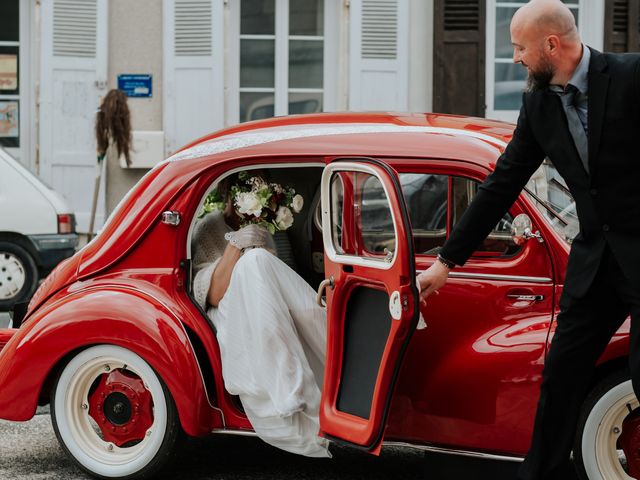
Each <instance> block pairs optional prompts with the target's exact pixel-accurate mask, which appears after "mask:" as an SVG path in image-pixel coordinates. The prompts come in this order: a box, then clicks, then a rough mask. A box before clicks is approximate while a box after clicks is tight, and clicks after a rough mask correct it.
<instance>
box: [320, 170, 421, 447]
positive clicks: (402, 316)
mask: <svg viewBox="0 0 640 480" xmlns="http://www.w3.org/2000/svg"><path fill="white" fill-rule="evenodd" d="M321 192H322V199H321V200H322V233H323V241H324V249H325V277H326V279H325V281H324V282H323V285H321V287H320V289H321V290H322V289H323V288H326V303H327V328H328V331H327V359H326V367H325V376H324V387H323V390H322V401H321V407H320V434H321V435H322V436H324V437H326V438H329V439H332V440H339V441H342V442H346V443H349V444H351V445H354V446H358V447H361V448H364V449H366V450H368V451H370V452H371V453H375V454H377V453H378V452H379V451H380V447H381V445H382V439H383V434H384V429H385V426H386V418H387V413H388V410H389V406H390V403H391V397H392V394H393V387H394V384H395V380H396V377H397V376H398V372H399V370H400V365H401V362H402V357H403V355H404V352H405V350H406V348H407V346H408V343H409V340H410V337H411V334H412V333H413V331H414V330H415V327H416V324H417V322H418V316H419V309H418V304H419V295H418V290H417V287H416V278H415V276H416V272H415V257H414V251H413V238H412V235H411V226H410V223H409V215H408V212H407V207H406V205H405V202H404V197H403V195H402V190H401V188H400V182H399V180H398V175H397V174H396V172H395V171H394V170H393V169H392V168H391V167H390V166H389V165H387V164H386V163H384V162H382V161H379V160H375V159H370V158H349V159H338V160H334V161H333V162H331V163H330V164H329V165H328V166H327V167H326V168H325V170H324V172H323V175H322V186H321ZM319 296H320V295H319Z"/></svg>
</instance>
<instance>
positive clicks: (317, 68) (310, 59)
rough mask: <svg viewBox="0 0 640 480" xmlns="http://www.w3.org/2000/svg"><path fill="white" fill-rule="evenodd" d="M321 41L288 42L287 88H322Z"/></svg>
mask: <svg viewBox="0 0 640 480" xmlns="http://www.w3.org/2000/svg"><path fill="white" fill-rule="evenodd" d="M323 43H324V42H323V41H322V40H291V41H289V88H322V77H323Z"/></svg>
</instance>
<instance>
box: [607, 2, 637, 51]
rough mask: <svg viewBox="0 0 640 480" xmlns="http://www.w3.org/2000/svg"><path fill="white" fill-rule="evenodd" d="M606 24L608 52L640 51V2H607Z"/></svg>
mask: <svg viewBox="0 0 640 480" xmlns="http://www.w3.org/2000/svg"><path fill="white" fill-rule="evenodd" d="M604 23H605V26H604V48H605V50H606V51H608V52H637V51H640V0H606V3H605V18H604Z"/></svg>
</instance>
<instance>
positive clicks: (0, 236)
mask: <svg viewBox="0 0 640 480" xmlns="http://www.w3.org/2000/svg"><path fill="white" fill-rule="evenodd" d="M0 212H2V215H0V311H2V310H10V309H11V308H12V307H13V305H15V304H16V303H20V302H24V301H26V300H28V299H29V298H30V297H31V295H33V292H34V291H35V289H36V286H37V285H38V280H39V279H40V278H42V277H43V276H45V275H46V274H48V273H49V271H51V269H53V267H55V266H56V265H57V264H58V263H59V262H60V261H61V260H63V259H65V258H67V257H70V256H71V255H73V253H74V252H75V248H76V246H77V245H78V235H77V234H76V226H75V223H76V222H75V216H74V214H73V213H71V209H70V208H69V205H68V204H67V202H66V201H65V200H64V199H63V198H62V197H61V196H60V195H59V194H58V193H56V192H55V191H53V190H52V189H51V188H50V187H48V186H47V185H45V184H44V183H43V182H42V181H41V180H40V179H38V178H37V177H36V176H35V175H33V174H32V173H31V172H30V171H29V170H27V169H26V168H25V167H23V166H22V165H21V164H20V163H18V161H16V160H15V159H14V158H13V157H11V155H9V154H8V153H7V152H6V151H5V150H3V149H2V148H0Z"/></svg>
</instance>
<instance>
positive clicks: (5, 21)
mask: <svg viewBox="0 0 640 480" xmlns="http://www.w3.org/2000/svg"><path fill="white" fill-rule="evenodd" d="M19 59H20V5H19V0H3V1H2V2H1V3H0V145H2V146H5V147H19V146H20V128H19V127H20V122H19V112H20V75H19V65H20V62H19Z"/></svg>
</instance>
